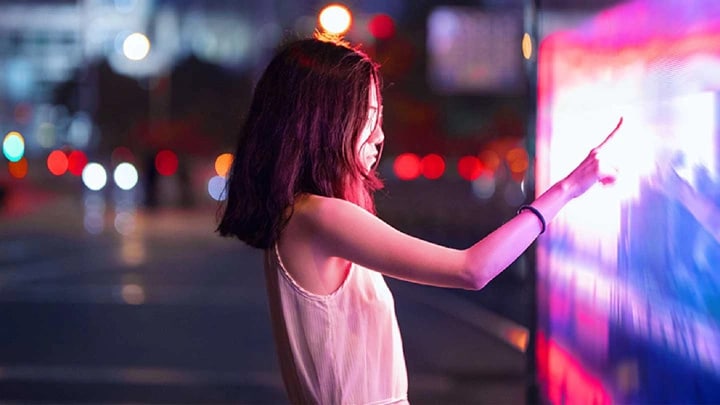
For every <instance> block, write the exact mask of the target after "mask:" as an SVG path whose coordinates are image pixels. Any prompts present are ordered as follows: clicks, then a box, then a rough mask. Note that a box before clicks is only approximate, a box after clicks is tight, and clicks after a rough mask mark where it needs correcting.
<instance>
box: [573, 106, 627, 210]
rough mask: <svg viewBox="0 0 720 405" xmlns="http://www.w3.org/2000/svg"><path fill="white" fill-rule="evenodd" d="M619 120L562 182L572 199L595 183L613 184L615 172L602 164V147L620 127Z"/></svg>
mask: <svg viewBox="0 0 720 405" xmlns="http://www.w3.org/2000/svg"><path fill="white" fill-rule="evenodd" d="M622 122H623V119H622V117H621V118H620V121H619V122H618V124H617V126H616V127H615V129H613V131H612V132H610V134H609V135H608V136H607V137H606V138H605V140H604V141H602V142H601V143H600V144H599V145H598V146H596V147H595V148H593V149H592V150H591V151H590V153H589V154H588V156H587V157H586V158H585V159H584V160H583V161H582V162H581V163H580V164H579V165H578V166H577V167H576V168H575V169H574V170H573V171H572V172H570V174H568V175H567V177H565V178H564V179H563V180H562V184H563V187H564V188H567V189H568V190H569V192H570V195H571V196H572V198H575V197H578V196H580V195H582V194H583V193H585V192H586V191H587V190H589V189H590V187H592V186H593V185H595V183H597V182H600V183H602V184H611V183H613V182H615V177H616V174H617V170H615V169H614V168H610V167H607V164H603V162H602V158H603V154H602V151H603V147H604V146H605V145H606V144H607V143H608V142H609V141H610V140H611V139H612V138H613V136H614V135H615V134H616V133H617V131H618V129H620V126H621V125H622Z"/></svg>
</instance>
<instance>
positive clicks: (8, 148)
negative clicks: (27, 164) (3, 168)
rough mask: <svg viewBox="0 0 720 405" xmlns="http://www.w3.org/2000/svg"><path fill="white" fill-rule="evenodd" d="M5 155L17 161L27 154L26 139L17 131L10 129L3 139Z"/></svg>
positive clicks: (8, 158) (12, 160) (10, 159)
mask: <svg viewBox="0 0 720 405" xmlns="http://www.w3.org/2000/svg"><path fill="white" fill-rule="evenodd" d="M2 149H3V155H5V157H6V158H7V160H9V161H11V162H17V161H19V160H20V159H22V157H23V155H25V139H24V138H23V136H22V135H20V133H19V132H17V131H10V132H8V133H7V134H6V135H5V139H3V147H2Z"/></svg>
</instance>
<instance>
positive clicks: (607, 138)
mask: <svg viewBox="0 0 720 405" xmlns="http://www.w3.org/2000/svg"><path fill="white" fill-rule="evenodd" d="M622 123H623V117H620V121H618V123H617V125H616V126H615V129H613V130H612V132H610V134H609V135H608V136H607V137H606V138H605V140H604V141H602V142H601V143H600V145H598V146H597V148H596V149H600V148H602V147H603V145H605V144H606V143H607V142H608V141H609V140H610V139H612V138H613V136H614V135H615V133H616V132H617V131H618V129H620V126H621V125H622Z"/></svg>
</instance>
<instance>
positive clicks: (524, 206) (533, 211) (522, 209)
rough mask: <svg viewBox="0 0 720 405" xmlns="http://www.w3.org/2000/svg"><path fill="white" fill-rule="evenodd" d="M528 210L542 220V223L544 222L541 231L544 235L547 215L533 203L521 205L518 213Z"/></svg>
mask: <svg viewBox="0 0 720 405" xmlns="http://www.w3.org/2000/svg"><path fill="white" fill-rule="evenodd" d="M525 210H528V211H530V212H532V213H533V214H535V216H536V217H537V218H538V219H539V220H540V223H541V224H542V230H541V231H540V234H541V235H542V234H543V233H545V225H546V224H545V217H543V215H542V214H541V213H540V211H538V209H537V208H535V207H533V206H532V205H521V206H520V208H518V210H517V213H518V214H520V213H521V212H523V211H525Z"/></svg>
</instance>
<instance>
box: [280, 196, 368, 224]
mask: <svg viewBox="0 0 720 405" xmlns="http://www.w3.org/2000/svg"><path fill="white" fill-rule="evenodd" d="M293 208H294V211H293V216H294V217H297V220H299V221H300V222H303V223H304V224H305V225H313V224H314V225H321V224H323V223H324V222H326V221H332V220H333V219H334V220H337V219H339V218H342V217H344V216H346V215H354V214H355V215H363V213H365V214H369V213H367V211H365V210H363V209H362V208H360V207H358V206H357V205H355V204H353V203H351V202H349V201H347V200H343V199H340V198H333V197H323V196H320V195H316V194H304V195H302V196H300V197H298V198H297V200H296V201H295V204H294V206H293Z"/></svg>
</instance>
